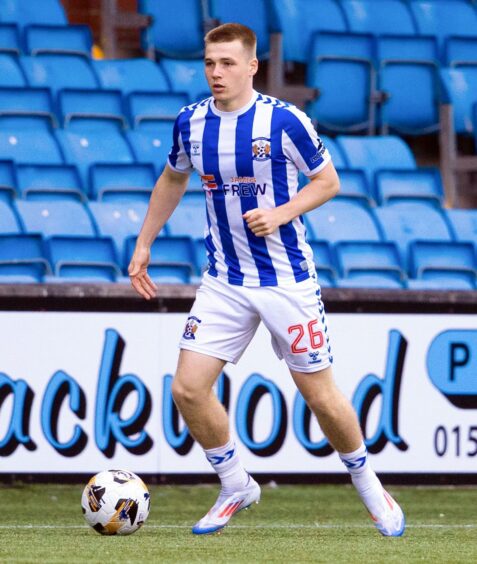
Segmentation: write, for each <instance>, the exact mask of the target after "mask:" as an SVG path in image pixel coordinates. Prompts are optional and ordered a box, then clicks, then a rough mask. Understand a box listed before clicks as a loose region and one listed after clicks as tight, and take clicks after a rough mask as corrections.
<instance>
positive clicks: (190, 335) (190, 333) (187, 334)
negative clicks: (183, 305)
mask: <svg viewBox="0 0 477 564" xmlns="http://www.w3.org/2000/svg"><path fill="white" fill-rule="evenodd" d="M200 323H202V321H201V320H200V319H199V318H198V317H195V316H193V315H191V316H190V317H188V318H187V323H186V325H185V328H184V334H183V335H182V337H183V338H184V339H187V340H189V341H193V340H195V333H196V331H197V329H198V328H199V324H200Z"/></svg>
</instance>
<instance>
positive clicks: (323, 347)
mask: <svg viewBox="0 0 477 564" xmlns="http://www.w3.org/2000/svg"><path fill="white" fill-rule="evenodd" d="M260 321H263V323H264V324H265V326H266V327H267V329H268V330H269V331H270V333H271V337H272V346H273V350H274V351H275V353H276V355H277V356H278V358H279V359H285V362H286V363H287V365H288V366H289V368H291V369H292V370H296V371H297V372H317V371H318V370H323V369H324V368H327V367H328V366H330V364H331V363H332V362H333V357H332V355H331V348H330V343H329V338H328V327H327V321H326V315H325V310H324V306H323V302H322V301H321V291H320V287H319V285H318V283H317V282H316V279H315V278H309V279H308V280H304V281H302V282H298V283H297V284H294V285H291V286H286V287H278V286H259V287H246V286H235V285H231V284H228V283H226V282H224V281H222V280H219V279H218V278H214V277H213V276H210V275H209V274H207V273H205V274H204V277H203V280H202V284H201V285H200V287H199V289H198V290H197V295H196V299H195V302H194V304H193V306H192V309H191V311H190V314H189V317H188V319H187V323H186V326H185V329H184V333H183V335H182V339H181V341H180V344H179V346H180V348H182V349H187V350H191V351H196V352H200V353H203V354H206V355H209V356H213V357H215V358H219V359H222V360H225V361H228V362H232V363H233V364H235V363H237V362H238V360H239V359H240V357H241V356H242V354H243V352H244V351H245V349H246V348H247V346H248V344H249V343H250V341H251V340H252V338H253V336H254V335H255V331H256V330H257V327H258V325H259V324H260Z"/></svg>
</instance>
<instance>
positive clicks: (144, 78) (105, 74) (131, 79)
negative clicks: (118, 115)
mask: <svg viewBox="0 0 477 564" xmlns="http://www.w3.org/2000/svg"><path fill="white" fill-rule="evenodd" d="M93 68H94V70H95V72H96V75H97V77H98V80H99V84H100V85H101V88H104V89H106V90H120V91H121V92H122V93H123V94H129V93H131V92H135V91H140V92H158V91H159V92H167V91H168V90H169V83H168V81H167V78H166V76H165V74H164V72H163V70H162V69H161V67H160V66H159V65H157V64H156V63H154V62H153V61H151V60H149V59H115V60H98V61H93Z"/></svg>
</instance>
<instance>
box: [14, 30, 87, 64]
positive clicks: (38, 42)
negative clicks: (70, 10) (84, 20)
mask: <svg viewBox="0 0 477 564" xmlns="http://www.w3.org/2000/svg"><path fill="white" fill-rule="evenodd" d="M24 37H25V45H26V51H27V53H28V54H30V55H38V54H39V53H64V54H74V55H82V56H83V57H91V49H92V47H93V36H92V35H91V29H90V28H89V26H87V25H66V26H65V25H61V26H56V25H30V26H27V27H26V29H25V35H24Z"/></svg>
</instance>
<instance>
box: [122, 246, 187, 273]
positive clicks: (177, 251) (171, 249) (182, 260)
mask: <svg viewBox="0 0 477 564" xmlns="http://www.w3.org/2000/svg"><path fill="white" fill-rule="evenodd" d="M136 239H137V238H136V237H129V238H128V239H127V240H126V243H125V258H126V261H125V267H126V268H127V265H128V264H129V262H130V260H131V257H132V255H133V252H134V248H135V246H136ZM149 264H150V266H151V267H154V266H160V265H170V266H177V265H180V266H186V267H187V268H188V269H189V275H193V274H194V271H195V250H194V243H193V241H192V239H191V238H190V237H186V236H183V237H177V236H175V237H171V236H163V237H158V238H157V239H156V240H155V241H154V242H153V244H152V245H151V260H150V263H149Z"/></svg>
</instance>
